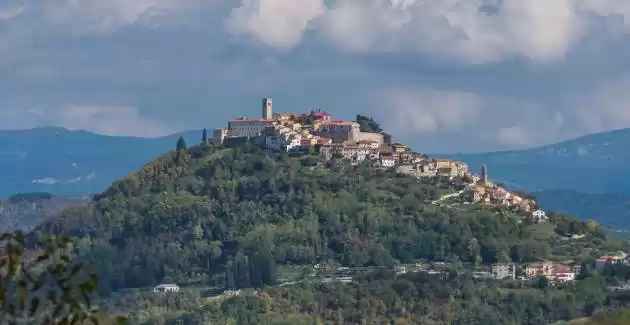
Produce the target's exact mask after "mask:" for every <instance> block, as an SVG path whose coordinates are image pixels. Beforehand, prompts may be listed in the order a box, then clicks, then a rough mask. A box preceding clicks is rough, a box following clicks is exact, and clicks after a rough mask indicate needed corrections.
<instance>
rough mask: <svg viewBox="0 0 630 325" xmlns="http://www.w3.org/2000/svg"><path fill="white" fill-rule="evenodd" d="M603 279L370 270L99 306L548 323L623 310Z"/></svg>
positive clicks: (447, 322) (200, 317)
mask: <svg viewBox="0 0 630 325" xmlns="http://www.w3.org/2000/svg"><path fill="white" fill-rule="evenodd" d="M610 279H611V278H609V277H605V276H601V275H591V276H588V277H584V278H583V279H581V280H580V281H579V282H577V283H576V284H575V285H565V286H555V287H552V286H544V287H541V286H539V285H538V284H534V285H532V286H530V285H524V284H517V283H515V282H513V283H499V282H492V281H489V282H488V281H478V280H475V279H473V278H472V277H470V275H466V274H464V275H461V276H456V275H451V276H450V277H449V279H448V281H444V279H440V278H438V277H436V276H433V275H427V274H422V273H415V274H408V275H402V276H396V275H395V274H393V273H391V272H376V273H373V274H367V275H364V276H361V277H357V278H356V279H355V281H354V282H353V283H351V284H338V283H334V284H322V283H315V282H310V281H306V282H301V283H299V284H296V285H293V286H286V287H269V288H267V289H265V290H259V291H252V292H250V293H246V294H242V295H240V296H237V297H232V298H229V299H224V300H205V299H202V298H200V297H199V295H198V294H196V293H194V292H191V291H188V292H180V293H176V294H169V295H154V294H147V293H144V294H143V293H127V294H117V295H114V296H113V297H112V298H110V299H109V300H108V302H107V303H106V304H105V305H104V307H105V308H106V310H108V311H109V312H112V313H122V314H125V315H129V317H130V318H129V321H130V322H131V323H132V324H144V325H154V324H173V325H174V324H180V325H199V324H239V325H249V324H251V325H254V324H264V325H300V324H304V325H310V324H339V325H345V324H348V325H350V324H366V325H368V324H370V325H371V324H374V325H376V324H379V325H380V324H397V325H403V324H423V325H481V324H492V325H528V324H531V325H549V324H552V323H555V322H557V321H561V320H571V319H576V318H582V317H584V316H590V315H592V314H593V313H594V312H595V311H596V310H600V309H602V308H615V307H619V306H624V305H627V304H628V302H630V294H628V293H617V294H610V293H607V292H606V290H605V283H606V282H607V281H609V280H610ZM618 313H619V312H614V313H610V312H606V313H602V314H601V315H597V316H596V317H594V318H593V319H592V320H591V322H589V323H587V324H589V325H590V324H593V325H613V324H615V325H616V324H627V323H613V322H609V321H606V322H604V321H602V320H601V319H611V318H613V317H617V318H618V317H619V316H615V315H617V314H618ZM626 321H627V319H626Z"/></svg>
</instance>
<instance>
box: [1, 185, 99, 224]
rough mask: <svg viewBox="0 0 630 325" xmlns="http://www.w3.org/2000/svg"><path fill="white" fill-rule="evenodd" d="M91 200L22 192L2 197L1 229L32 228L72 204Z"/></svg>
mask: <svg viewBox="0 0 630 325" xmlns="http://www.w3.org/2000/svg"><path fill="white" fill-rule="evenodd" d="M87 202H89V199H88V198H84V197H64V196H53V195H51V194H49V193H22V194H16V195H13V196H11V197H9V198H6V199H0V231H2V232H5V231H13V230H17V229H21V230H30V229H31V228H33V227H35V226H36V225H37V224H38V223H39V222H41V221H42V220H43V219H44V218H46V217H48V216H51V215H53V214H55V213H58V212H59V211H61V210H62V209H64V208H66V207H68V206H71V205H81V204H84V203H87Z"/></svg>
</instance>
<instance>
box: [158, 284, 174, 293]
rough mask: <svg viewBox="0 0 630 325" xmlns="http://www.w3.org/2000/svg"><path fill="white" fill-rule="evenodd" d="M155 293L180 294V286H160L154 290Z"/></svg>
mask: <svg viewBox="0 0 630 325" xmlns="http://www.w3.org/2000/svg"><path fill="white" fill-rule="evenodd" d="M153 292H179V286H178V285H176V284H160V285H158V286H157V287H155V288H153Z"/></svg>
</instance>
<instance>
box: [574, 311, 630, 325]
mask: <svg viewBox="0 0 630 325" xmlns="http://www.w3.org/2000/svg"><path fill="white" fill-rule="evenodd" d="M628 324H630V309H627V308H625V309H619V310H614V311H607V312H603V313H599V314H597V315H595V316H593V317H592V318H591V319H589V320H587V321H586V322H584V325H628Z"/></svg>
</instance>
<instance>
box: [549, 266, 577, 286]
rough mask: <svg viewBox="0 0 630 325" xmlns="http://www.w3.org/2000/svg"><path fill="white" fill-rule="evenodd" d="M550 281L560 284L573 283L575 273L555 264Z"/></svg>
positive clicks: (568, 268)
mask: <svg viewBox="0 0 630 325" xmlns="http://www.w3.org/2000/svg"><path fill="white" fill-rule="evenodd" d="M550 279H551V280H554V281H557V282H561V283H565V282H572V281H575V272H573V270H572V269H571V268H570V267H568V266H564V265H559V264H556V265H554V268H553V273H552V274H551V277H550Z"/></svg>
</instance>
